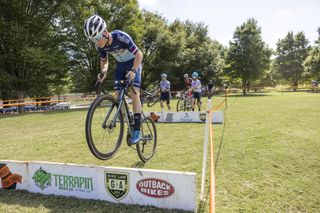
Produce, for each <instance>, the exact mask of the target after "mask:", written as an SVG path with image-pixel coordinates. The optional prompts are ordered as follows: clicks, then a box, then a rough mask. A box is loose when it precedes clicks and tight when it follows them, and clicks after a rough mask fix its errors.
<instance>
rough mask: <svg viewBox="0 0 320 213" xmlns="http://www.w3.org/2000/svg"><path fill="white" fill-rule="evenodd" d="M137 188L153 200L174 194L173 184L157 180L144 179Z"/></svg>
mask: <svg viewBox="0 0 320 213" xmlns="http://www.w3.org/2000/svg"><path fill="white" fill-rule="evenodd" d="M136 187H137V190H138V191H139V192H140V193H142V194H144V195H146V196H149V197H153V198H165V197H169V196H171V195H172V194H173V193H174V187H173V185H172V184H170V183H168V182H167V181H164V180H161V179H156V178H147V179H142V180H140V181H139V182H138V183H137V185H136Z"/></svg>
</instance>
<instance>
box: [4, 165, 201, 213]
mask: <svg viewBox="0 0 320 213" xmlns="http://www.w3.org/2000/svg"><path fill="white" fill-rule="evenodd" d="M0 178H1V188H4V189H24V190H28V191H30V192H34V193H41V194H48V195H50V194H52V195H62V196H72V197H77V198H82V199H95V200H105V201H109V202H115V203H123V204H135V205H143V206H155V207H158V208H166V209H183V210H188V211H195V209H196V200H197V199H196V174H195V173H188V172H176V171H164V170H149V169H135V168H120V167H119V168H118V167H104V166H89V165H77V164H63V163H49V162H21V161H5V160H2V161H1V160H0Z"/></svg>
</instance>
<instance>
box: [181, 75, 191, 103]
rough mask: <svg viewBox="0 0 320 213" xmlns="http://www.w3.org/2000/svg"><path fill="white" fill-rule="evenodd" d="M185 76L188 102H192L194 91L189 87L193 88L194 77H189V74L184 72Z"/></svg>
mask: <svg viewBox="0 0 320 213" xmlns="http://www.w3.org/2000/svg"><path fill="white" fill-rule="evenodd" d="M183 78H184V85H185V88H186V95H187V103H190V102H191V97H192V91H189V89H190V88H191V85H192V82H193V80H192V78H190V77H189V75H188V74H184V75H183ZM189 105H190V104H189Z"/></svg>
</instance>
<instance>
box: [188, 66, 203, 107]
mask: <svg viewBox="0 0 320 213" xmlns="http://www.w3.org/2000/svg"><path fill="white" fill-rule="evenodd" d="M198 77H199V75H198V73H197V72H193V73H192V79H193V82H192V85H191V88H190V89H189V91H193V96H192V101H191V107H192V111H194V107H195V102H197V105H198V109H199V111H200V110H201V96H202V90H201V82H200V80H199V79H198Z"/></svg>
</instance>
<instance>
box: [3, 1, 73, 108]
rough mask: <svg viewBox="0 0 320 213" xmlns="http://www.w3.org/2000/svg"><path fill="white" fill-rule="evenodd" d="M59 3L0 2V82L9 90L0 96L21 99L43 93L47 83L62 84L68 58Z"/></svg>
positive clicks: (47, 85) (45, 92)
mask: <svg viewBox="0 0 320 213" xmlns="http://www.w3.org/2000/svg"><path fill="white" fill-rule="evenodd" d="M62 2H63V1H54V0H48V1H44V0H42V1H31V0H25V1H19V0H12V1H1V2H0V41H1V43H0V76H4V78H1V79H0V81H1V82H0V84H2V83H4V84H6V85H7V86H8V88H7V91H9V92H1V94H2V95H5V96H4V97H3V98H19V99H23V98H24V97H25V96H27V95H31V94H32V91H38V92H37V95H38V96H43V95H47V91H48V88H49V86H54V85H57V84H59V85H60V84H63V82H62V81H61V79H63V77H64V76H65V75H66V66H65V65H66V61H67V60H66V55H65V53H64V51H63V50H62V47H61V46H60V43H61V37H60V35H59V23H58V22H57V14H58V11H59V9H60V6H61V4H62ZM11 91H14V94H15V96H14V97H13V96H12V92H11ZM23 109H24V108H23V107H20V109H19V111H20V112H21V111H23Z"/></svg>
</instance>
